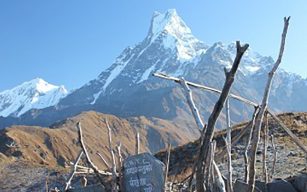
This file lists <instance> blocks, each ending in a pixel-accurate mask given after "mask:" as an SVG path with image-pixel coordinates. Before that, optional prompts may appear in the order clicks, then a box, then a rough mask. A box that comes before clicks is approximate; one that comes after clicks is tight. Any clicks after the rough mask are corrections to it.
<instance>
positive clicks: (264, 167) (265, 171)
mask: <svg viewBox="0 0 307 192" xmlns="http://www.w3.org/2000/svg"><path fill="white" fill-rule="evenodd" d="M268 126H269V120H268V113H265V125H264V127H263V153H262V172H263V181H264V182H265V184H267V183H268V182H269V181H268V169H267V164H266V156H267V147H268V141H267V140H268Z"/></svg>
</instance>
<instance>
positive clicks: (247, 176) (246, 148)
mask: <svg viewBox="0 0 307 192" xmlns="http://www.w3.org/2000/svg"><path fill="white" fill-rule="evenodd" d="M258 113H259V107H256V108H255V111H254V113H253V117H252V120H251V127H250V131H249V136H248V139H247V142H246V145H245V149H244V164H245V174H244V181H245V182H246V183H248V178H249V161H248V150H249V147H250V143H251V140H252V136H253V130H254V127H255V120H256V117H257V115H258Z"/></svg>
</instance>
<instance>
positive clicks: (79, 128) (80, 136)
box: [77, 122, 105, 186]
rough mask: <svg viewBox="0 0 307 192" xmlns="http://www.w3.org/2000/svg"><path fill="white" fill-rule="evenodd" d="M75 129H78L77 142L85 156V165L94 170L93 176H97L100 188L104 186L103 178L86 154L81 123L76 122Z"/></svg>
mask: <svg viewBox="0 0 307 192" xmlns="http://www.w3.org/2000/svg"><path fill="white" fill-rule="evenodd" d="M77 129H78V136H79V141H80V144H81V148H82V150H83V153H84V154H85V157H86V161H87V163H88V164H89V165H90V166H91V168H92V169H93V170H94V173H95V175H96V176H97V178H98V180H99V182H100V183H101V185H102V186H105V184H104V181H103V178H102V177H101V175H100V174H99V172H100V170H99V169H98V167H97V166H96V165H95V164H94V163H93V161H92V160H91V158H90V156H89V154H88V152H87V149H86V146H85V143H84V141H83V135H82V128H81V122H78V123H77Z"/></svg>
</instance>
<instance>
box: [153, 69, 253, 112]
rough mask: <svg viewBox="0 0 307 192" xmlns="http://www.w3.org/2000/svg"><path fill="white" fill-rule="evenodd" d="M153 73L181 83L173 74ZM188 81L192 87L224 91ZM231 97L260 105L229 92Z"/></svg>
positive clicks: (219, 92)
mask: <svg viewBox="0 0 307 192" xmlns="http://www.w3.org/2000/svg"><path fill="white" fill-rule="evenodd" d="M152 75H153V76H155V77H159V78H162V79H167V80H172V81H174V82H176V83H180V79H179V78H177V77H172V76H169V75H167V74H164V73H153V74H152ZM186 83H187V85H188V86H191V87H195V88H199V89H204V90H207V91H210V92H214V93H218V94H221V93H222V91H221V90H218V89H215V88H212V87H209V86H205V85H200V84H197V83H193V82H190V81H186ZM229 97H231V98H233V99H236V100H238V101H241V102H243V103H246V104H248V105H251V106H254V107H256V106H258V104H257V103H255V102H253V101H250V100H248V99H246V98H243V97H241V96H238V95H235V94H232V93H230V94H229Z"/></svg>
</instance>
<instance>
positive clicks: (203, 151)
mask: <svg viewBox="0 0 307 192" xmlns="http://www.w3.org/2000/svg"><path fill="white" fill-rule="evenodd" d="M236 44H237V55H236V58H235V60H234V63H233V65H232V68H231V70H230V72H228V73H227V77H226V80H225V83H224V86H223V90H222V93H221V95H220V97H219V99H218V101H217V102H216V104H215V105H214V108H213V111H212V113H211V115H210V117H209V120H208V126H207V129H206V132H205V135H204V138H203V144H202V146H201V148H200V156H199V159H198V160H197V169H196V170H197V171H196V190H197V191H198V192H204V191H205V189H204V186H203V181H204V174H203V172H204V170H206V166H207V165H205V164H203V162H204V158H205V157H207V156H208V149H209V145H210V142H211V141H212V138H213V135H214V129H215V124H216V121H217V118H218V117H219V115H220V113H221V111H222V109H223V106H224V103H225V100H226V99H227V97H228V94H229V92H230V88H231V86H232V84H233V82H234V76H235V73H236V71H237V69H238V67H239V64H240V61H241V58H242V56H243V54H244V52H245V51H246V50H247V48H248V44H246V45H244V46H243V47H241V45H240V42H239V41H237V43H236Z"/></svg>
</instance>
